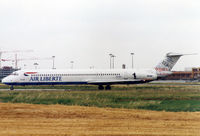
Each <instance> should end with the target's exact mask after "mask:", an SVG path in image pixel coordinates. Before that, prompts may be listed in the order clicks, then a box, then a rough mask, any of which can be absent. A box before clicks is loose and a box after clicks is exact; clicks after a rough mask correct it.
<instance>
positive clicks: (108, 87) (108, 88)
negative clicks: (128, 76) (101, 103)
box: [98, 85, 111, 90]
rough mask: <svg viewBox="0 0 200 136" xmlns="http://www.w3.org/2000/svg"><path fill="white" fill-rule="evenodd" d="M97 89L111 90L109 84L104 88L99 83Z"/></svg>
mask: <svg viewBox="0 0 200 136" xmlns="http://www.w3.org/2000/svg"><path fill="white" fill-rule="evenodd" d="M98 89H99V90H104V89H105V90H111V86H110V85H106V87H105V88H104V86H103V85H99V87H98Z"/></svg>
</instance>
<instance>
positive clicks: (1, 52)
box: [0, 50, 33, 68]
mask: <svg viewBox="0 0 200 136" xmlns="http://www.w3.org/2000/svg"><path fill="white" fill-rule="evenodd" d="M20 52H33V50H12V51H0V68H1V61H3V60H2V54H4V53H20ZM15 59H17V54H16V55H15ZM4 60H5V59H4ZM15 63H17V60H16V61H15ZM15 66H16V65H15ZM16 68H17V67H16Z"/></svg>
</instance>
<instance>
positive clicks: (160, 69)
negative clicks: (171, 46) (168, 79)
mask: <svg viewBox="0 0 200 136" xmlns="http://www.w3.org/2000/svg"><path fill="white" fill-rule="evenodd" d="M183 55H184V54H179V53H171V52H170V53H167V55H166V56H165V59H164V60H162V61H161V62H160V63H159V64H158V65H157V66H156V67H155V70H156V71H157V73H158V75H159V76H166V75H168V74H171V72H170V71H171V70H172V68H173V67H174V65H175V64H176V63H177V61H178V60H179V59H180V57H181V56H183Z"/></svg>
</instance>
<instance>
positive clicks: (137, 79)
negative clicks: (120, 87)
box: [2, 69, 157, 85]
mask: <svg viewBox="0 0 200 136" xmlns="http://www.w3.org/2000/svg"><path fill="white" fill-rule="evenodd" d="M156 79H157V73H156V70H154V69H150V70H147V69H143V70H136V69H116V70H115V69H108V70H96V69H89V70H56V69H51V70H19V71H16V72H14V73H13V74H11V75H10V76H8V77H6V78H4V79H3V80H2V83H4V84H7V85H56V84H57V85H58V84H94V85H112V84H135V83H145V82H149V81H153V80H156Z"/></svg>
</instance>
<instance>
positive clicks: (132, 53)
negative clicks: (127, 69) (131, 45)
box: [131, 53, 134, 69]
mask: <svg viewBox="0 0 200 136" xmlns="http://www.w3.org/2000/svg"><path fill="white" fill-rule="evenodd" d="M133 55H134V53H131V56H132V69H133Z"/></svg>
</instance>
